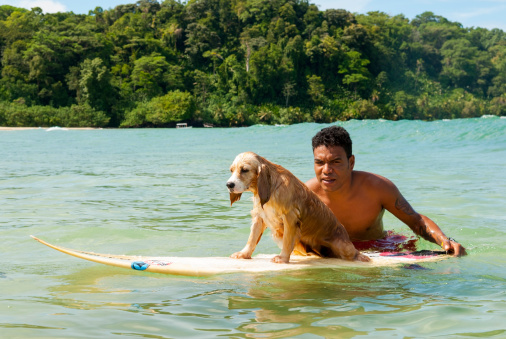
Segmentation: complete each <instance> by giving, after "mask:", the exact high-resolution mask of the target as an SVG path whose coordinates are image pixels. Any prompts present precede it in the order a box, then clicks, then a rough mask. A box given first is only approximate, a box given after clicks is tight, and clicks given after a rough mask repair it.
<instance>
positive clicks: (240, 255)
mask: <svg viewBox="0 0 506 339" xmlns="http://www.w3.org/2000/svg"><path fill="white" fill-rule="evenodd" d="M265 228H266V225H265V223H264V221H263V219H262V218H261V217H260V216H255V217H253V221H252V223H251V232H250V234H249V238H248V241H247V242H246V246H244V248H243V249H242V250H240V251H239V252H236V253H234V254H232V255H231V256H230V257H231V258H234V259H251V255H252V254H253V251H254V250H255V247H256V246H257V244H258V242H259V241H260V238H261V237H262V234H263V233H264V231H265Z"/></svg>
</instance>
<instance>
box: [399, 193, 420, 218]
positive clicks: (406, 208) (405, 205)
mask: <svg viewBox="0 0 506 339" xmlns="http://www.w3.org/2000/svg"><path fill="white" fill-rule="evenodd" d="M395 208H397V209H398V210H399V211H402V212H404V213H406V214H407V215H414V214H416V212H415V210H414V209H413V207H411V205H410V204H409V202H408V201H407V200H406V199H404V197H403V196H402V195H400V196H399V197H398V198H397V200H395Z"/></svg>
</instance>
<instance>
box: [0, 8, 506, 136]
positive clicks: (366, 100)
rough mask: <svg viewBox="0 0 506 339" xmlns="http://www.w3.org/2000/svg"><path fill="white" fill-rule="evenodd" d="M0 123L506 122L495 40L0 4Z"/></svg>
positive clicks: (295, 21)
mask: <svg viewBox="0 0 506 339" xmlns="http://www.w3.org/2000/svg"><path fill="white" fill-rule="evenodd" d="M0 53H1V55H0V56H1V65H0V71H1V78H0V126H53V125H59V126H69V127H71V126H109V127H117V126H121V127H138V126H139V127H140V126H172V125H174V124H175V123H176V122H183V121H184V122H188V123H190V124H192V125H195V126H199V125H202V124H203V123H211V124H214V125H215V126H247V125H252V124H259V123H260V124H291V123H298V122H306V121H315V122H331V121H336V120H346V119H368V118H385V119H394V120H398V119H426V120H431V119H443V118H460V117H475V116H481V115H483V114H493V115H505V114H506V95H505V93H506V34H505V33H504V32H503V31H502V30H499V29H494V30H487V29H483V28H465V27H462V25H461V24H459V23H456V22H450V21H448V20H447V19H445V18H443V17H441V16H438V15H435V14H433V13H431V12H426V13H422V14H420V15H418V16H417V17H416V18H415V19H413V20H408V19H407V18H405V17H404V16H402V15H397V16H389V15H387V14H384V13H381V12H371V13H368V14H367V15H353V14H352V13H349V12H347V11H345V10H341V9H330V10H326V11H320V10H319V9H318V7H317V6H316V5H314V4H311V3H310V2H308V1H303V0H190V1H188V2H187V3H180V2H178V1H175V0H166V1H163V2H161V3H160V2H157V1H154V0H141V1H138V2H137V3H135V4H126V5H121V6H117V7H116V8H114V9H111V10H103V9H102V8H100V7H97V8H95V9H94V10H91V11H90V12H89V13H88V14H87V15H77V14H74V13H72V12H68V13H56V14H43V13H42V11H41V9H40V8H34V9H32V10H31V11H29V10H25V9H20V8H15V7H11V6H7V5H4V6H0Z"/></svg>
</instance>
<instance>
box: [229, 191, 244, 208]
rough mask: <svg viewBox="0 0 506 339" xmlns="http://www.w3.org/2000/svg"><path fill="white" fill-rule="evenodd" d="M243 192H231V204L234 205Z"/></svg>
mask: <svg viewBox="0 0 506 339" xmlns="http://www.w3.org/2000/svg"><path fill="white" fill-rule="evenodd" d="M241 194H242V193H230V206H232V204H233V203H234V202H236V201H238V200H240V199H241Z"/></svg>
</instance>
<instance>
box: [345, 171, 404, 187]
mask: <svg viewBox="0 0 506 339" xmlns="http://www.w3.org/2000/svg"><path fill="white" fill-rule="evenodd" d="M353 178H354V180H355V181H356V182H357V183H358V184H359V185H360V186H361V187H363V188H368V189H373V190H376V189H377V190H385V189H388V188H393V187H395V185H394V183H393V182H392V181H390V180H389V179H387V178H385V177H384V176H381V175H379V174H375V173H371V172H364V171H353Z"/></svg>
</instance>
